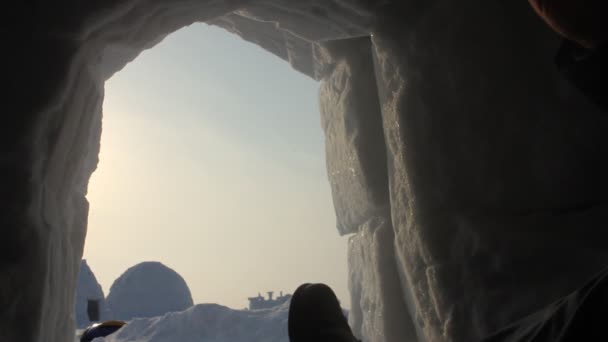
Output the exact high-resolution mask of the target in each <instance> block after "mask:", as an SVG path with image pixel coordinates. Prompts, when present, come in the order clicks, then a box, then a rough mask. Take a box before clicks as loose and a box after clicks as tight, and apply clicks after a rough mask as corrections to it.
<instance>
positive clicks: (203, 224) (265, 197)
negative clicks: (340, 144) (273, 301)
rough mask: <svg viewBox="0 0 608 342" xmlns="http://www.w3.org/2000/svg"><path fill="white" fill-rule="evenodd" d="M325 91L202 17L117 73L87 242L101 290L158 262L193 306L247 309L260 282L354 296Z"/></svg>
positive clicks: (109, 94)
mask: <svg viewBox="0 0 608 342" xmlns="http://www.w3.org/2000/svg"><path fill="white" fill-rule="evenodd" d="M245 61H246V62H245ZM317 88H318V84H317V83H316V82H315V81H314V80H312V79H310V78H309V77H307V76H305V75H302V74H299V73H297V72H295V71H294V70H293V69H291V67H290V66H289V65H288V64H287V63H285V61H283V60H281V59H279V58H277V57H275V56H272V55H269V54H268V53H267V52H265V51H263V50H262V49H260V48H259V47H257V46H254V45H252V44H249V43H246V42H244V41H241V40H240V39H239V38H238V37H235V36H233V35H231V34H229V33H227V32H225V31H223V30H222V29H219V28H215V27H211V26H207V25H205V24H195V25H192V26H190V27H187V28H184V29H182V30H180V31H177V32H175V33H174V34H172V35H170V36H169V37H167V38H166V39H165V40H164V41H163V42H161V43H160V44H158V45H157V46H156V47H154V48H153V49H151V50H148V51H145V52H144V53H142V54H141V55H140V56H139V57H138V58H137V59H136V60H135V61H134V62H133V63H131V64H130V65H128V66H127V67H126V68H125V69H124V70H122V71H121V72H119V73H117V74H116V75H114V77H113V78H112V79H110V80H109V81H108V82H107V83H106V95H105V99H104V109H103V113H104V114H103V116H104V118H103V133H102V141H101V152H100V162H99V165H98V170H97V171H96V172H95V173H94V174H93V176H92V178H91V181H90V184H89V192H88V196H87V197H88V199H89V201H90V203H91V207H90V213H89V224H88V226H89V228H88V232H87V241H86V244H85V251H84V258H85V259H87V260H88V263H89V265H90V266H91V267H92V269H93V271H94V272H95V274H96V276H97V278H98V280H99V282H100V283H101V285H102V287H103V289H104V292H105V294H106V295H107V294H108V292H109V290H110V286H111V284H112V282H113V280H114V279H116V278H117V277H118V276H119V275H120V274H121V273H122V272H123V271H124V270H126V269H127V268H128V267H131V266H133V265H134V264H136V263H138V262H142V261H148V260H157V261H161V262H163V263H165V264H166V265H168V266H169V267H171V268H173V269H175V270H176V271H178V272H179V273H180V274H181V275H182V276H183V277H184V278H185V280H186V281H187V283H188V284H189V287H190V289H191V291H192V295H193V299H194V302H195V303H208V302H214V303H219V304H223V305H227V306H230V307H233V308H237V309H240V308H243V307H245V306H246V305H247V297H250V296H253V295H255V294H257V293H258V292H265V291H267V290H268V291H270V290H276V291H277V292H278V291H284V292H290V291H292V290H293V289H295V287H296V286H297V285H298V284H300V283H303V282H311V281H312V282H325V283H328V284H330V285H332V286H333V287H334V288H335V290H336V292H337V294H338V296H339V297H340V299H341V300H342V302H343V304H344V305H345V306H348V301H349V298H348V290H347V285H346V282H347V274H346V273H347V271H346V241H345V238H341V237H340V236H339V234H338V233H337V231H336V230H335V214H334V212H333V206H332V203H331V195H330V188H329V185H328V182H327V180H326V179H327V176H326V170H325V160H324V157H323V155H324V152H323V134H322V130H321V126H320V122H319V114H318V105H317V103H318V100H317V92H318V91H317Z"/></svg>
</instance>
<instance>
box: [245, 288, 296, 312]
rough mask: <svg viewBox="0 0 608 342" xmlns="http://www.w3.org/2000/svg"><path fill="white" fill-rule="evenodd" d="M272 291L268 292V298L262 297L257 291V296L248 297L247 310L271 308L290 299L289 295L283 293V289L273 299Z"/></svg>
mask: <svg viewBox="0 0 608 342" xmlns="http://www.w3.org/2000/svg"><path fill="white" fill-rule="evenodd" d="M273 295H274V292H272V291H269V292H268V299H266V298H264V297H262V295H261V294H259V293H258V296H257V297H249V298H247V299H249V310H262V309H271V308H274V307H276V306H279V305H283V304H284V303H286V302H289V301H291V295H290V294H287V295H283V291H281V293H280V294H279V296H278V297H277V298H276V299H274V298H273Z"/></svg>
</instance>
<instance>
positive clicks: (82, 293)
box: [74, 260, 110, 328]
mask: <svg viewBox="0 0 608 342" xmlns="http://www.w3.org/2000/svg"><path fill="white" fill-rule="evenodd" d="M89 300H96V301H98V302H99V313H100V316H99V319H100V320H101V321H103V320H106V319H109V317H110V312H109V311H108V308H107V305H106V299H105V295H104V293H103V289H102V288H101V285H99V283H98V282H97V278H95V274H93V271H91V268H90V267H89V265H88V264H87V261H86V260H82V262H81V263H80V271H79V272H78V285H77V287H76V307H75V309H74V314H75V315H76V327H77V328H85V327H87V326H89V325H90V324H91V323H92V322H91V321H90V320H89V316H88V313H87V305H88V301H89Z"/></svg>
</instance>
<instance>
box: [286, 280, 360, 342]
mask: <svg viewBox="0 0 608 342" xmlns="http://www.w3.org/2000/svg"><path fill="white" fill-rule="evenodd" d="M288 320H289V322H288V332H289V340H290V341H291V342H312V341H315V342H359V340H357V339H356V338H355V336H354V335H353V333H352V331H351V330H350V327H349V326H348V322H347V321H346V317H345V316H344V313H343V312H342V309H341V308H340V302H339V301H338V298H337V297H336V295H335V294H334V292H333V291H332V290H331V288H330V287H329V286H327V285H325V284H304V285H301V286H300V287H298V289H297V290H296V292H295V293H294V294H293V297H292V298H291V305H290V307H289V318H288Z"/></svg>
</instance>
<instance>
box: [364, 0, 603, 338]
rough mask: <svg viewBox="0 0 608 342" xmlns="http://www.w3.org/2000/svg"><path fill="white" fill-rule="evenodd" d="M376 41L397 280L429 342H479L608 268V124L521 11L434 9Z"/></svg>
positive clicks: (442, 4)
mask: <svg viewBox="0 0 608 342" xmlns="http://www.w3.org/2000/svg"><path fill="white" fill-rule="evenodd" d="M392 20H394V24H392V25H391V24H390V19H387V25H385V26H383V28H382V30H380V31H379V32H376V33H375V34H374V36H373V42H374V47H375V60H376V65H377V79H378V84H379V88H380V89H379V90H380V98H381V101H380V102H381V104H382V115H383V119H384V130H385V136H386V141H387V148H388V151H389V152H388V156H389V161H388V165H389V181H390V190H391V194H390V197H391V212H392V222H393V225H394V229H395V236H396V241H395V246H396V248H397V254H398V261H399V268H400V269H401V270H403V271H404V279H405V286H404V289H405V290H406V291H408V292H409V293H410V294H411V295H409V296H406V298H411V300H409V301H408V304H409V308H410V311H411V312H412V314H413V315H414V316H415V319H416V323H417V324H418V325H419V326H420V327H421V331H422V334H423V336H424V339H425V340H430V341H474V340H476V339H478V338H480V337H482V336H483V335H485V334H487V333H490V332H492V331H493V330H496V329H499V328H500V327H502V326H504V325H506V324H507V323H509V322H511V321H514V320H515V319H518V318H521V317H523V316H525V315H526V314H528V313H530V312H533V311H534V310H537V309H539V308H541V307H542V306H544V305H546V304H548V303H549V302H551V301H553V300H555V299H556V298H558V297H559V296H563V295H565V294H567V293H568V292H569V291H571V290H573V289H575V288H576V287H578V286H581V285H582V283H583V282H584V281H585V279H586V278H587V277H590V276H591V275H592V274H593V273H594V272H596V271H598V270H599V269H600V268H602V267H604V266H605V265H606V264H607V262H608V258H607V253H606V252H607V249H608V246H606V245H605V244H603V243H598V241H606V238H607V237H608V236H607V235H608V232H607V231H606V230H605V229H604V228H601V227H602V226H603V225H605V223H606V214H605V212H606V205H605V204H604V202H603V201H602V197H603V196H605V194H606V190H608V187H607V184H606V177H605V174H606V171H608V170H607V166H606V163H605V162H604V161H602V159H604V152H603V151H605V150H606V148H607V147H608V140H607V136H606V134H605V132H606V129H608V126H607V125H608V121H607V118H606V116H605V114H602V113H600V112H598V111H597V109H596V108H595V107H593V106H592V105H591V104H589V103H588V102H587V100H586V99H585V98H584V97H583V96H582V95H581V94H579V93H578V92H577V91H575V90H573V89H572V88H570V87H569V86H568V85H567V84H565V83H564V82H563V81H562V80H561V78H560V76H559V75H558V73H557V70H556V67H555V66H554V65H553V63H552V61H553V59H554V57H553V56H554V54H555V52H556V50H557V48H558V45H559V42H558V41H557V37H555V36H554V35H552V33H550V32H549V31H548V30H547V29H546V28H545V27H544V26H543V25H542V23H541V22H540V21H539V20H538V18H536V17H535V16H534V15H533V13H532V12H531V11H530V10H529V8H528V5H527V3H526V2H525V1H521V2H518V1H458V2H455V1H437V2H435V5H434V6H433V7H430V8H426V9H423V10H422V13H420V15H419V16H418V20H417V21H416V22H415V23H414V25H412V27H410V29H409V30H406V31H404V30H403V29H402V28H401V27H400V24H399V23H400V22H401V18H400V17H399V16H398V15H396V16H395V17H394V18H393V19H392Z"/></svg>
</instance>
